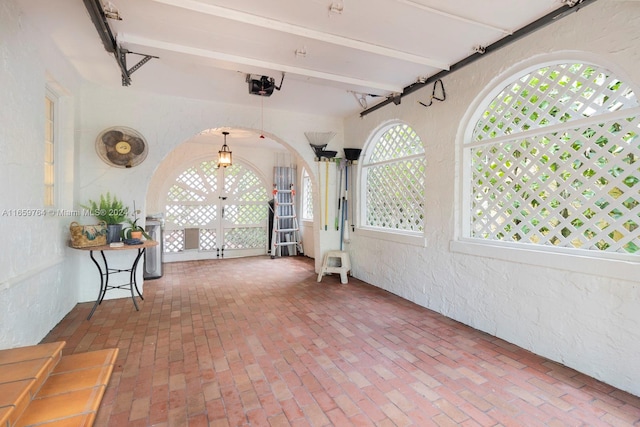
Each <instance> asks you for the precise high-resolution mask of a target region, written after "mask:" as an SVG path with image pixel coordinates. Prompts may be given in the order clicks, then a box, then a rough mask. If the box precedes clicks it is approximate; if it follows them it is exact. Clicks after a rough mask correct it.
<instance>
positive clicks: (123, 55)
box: [118, 46, 158, 86]
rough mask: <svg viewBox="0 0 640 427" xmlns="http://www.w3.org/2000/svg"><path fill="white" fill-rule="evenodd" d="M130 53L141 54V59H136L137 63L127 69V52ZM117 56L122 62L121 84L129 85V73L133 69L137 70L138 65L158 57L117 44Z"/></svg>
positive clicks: (140, 65)
mask: <svg viewBox="0 0 640 427" xmlns="http://www.w3.org/2000/svg"><path fill="white" fill-rule="evenodd" d="M128 53H129V54H132V55H139V56H142V59H141V60H140V61H138V63H137V64H135V65H134V66H133V67H131V68H129V69H127V54H128ZM118 56H119V62H120V63H122V65H123V66H122V67H121V69H122V70H123V71H122V86H129V85H130V84H131V74H133V73H134V72H135V71H137V70H138V69H139V68H140V67H142V66H143V65H144V64H146V63H147V62H149V61H150V60H151V59H153V58H156V59H157V58H158V57H157V56H153V55H146V54H144V53H136V52H130V51H128V50H127V49H123V48H121V47H120V46H118Z"/></svg>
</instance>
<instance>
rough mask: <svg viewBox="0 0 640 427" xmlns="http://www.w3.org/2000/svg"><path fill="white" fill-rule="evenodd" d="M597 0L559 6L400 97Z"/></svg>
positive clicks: (416, 84)
mask: <svg viewBox="0 0 640 427" xmlns="http://www.w3.org/2000/svg"><path fill="white" fill-rule="evenodd" d="M596 1H597V0H575V3H571V4H570V3H567V4H565V5H564V6H561V7H559V8H557V9H556V10H554V11H552V12H549V13H548V14H546V15H544V16H543V17H541V18H538V19H537V20H535V21H533V22H531V23H529V24H527V25H525V26H524V27H522V28H520V29H519V30H517V31H515V32H514V33H513V34H511V35H508V36H505V37H503V38H501V39H500V40H498V41H496V42H494V43H492V44H490V45H489V46H487V47H486V48H485V49H484V50H483V51H482V52H476V53H473V54H471V55H469V56H467V57H466V58H464V59H462V60H460V61H458V62H456V63H455V64H453V65H452V66H451V69H450V70H444V71H440V72H438V73H436V74H434V75H432V76H429V77H428V78H427V79H425V80H424V81H420V82H416V83H412V84H410V85H409V86H407V87H405V88H404V90H403V91H402V92H400V95H399V97H400V99H402V97H403V96H407V95H409V94H411V93H413V92H415V91H417V90H419V89H422V88H423V87H426V86H427V85H428V84H430V83H434V84H435V82H436V81H437V80H440V79H442V78H444V77H446V76H448V75H449V74H451V73H454V72H456V71H457V70H459V69H461V68H464V67H466V66H467V65H469V64H472V63H474V62H476V61H477V60H479V59H480V58H482V57H484V56H486V54H489V53H492V52H494V51H496V50H498V49H501V48H503V47H505V46H507V45H509V44H511V43H513V42H515V41H517V40H519V39H521V38H523V37H526V36H528V35H529V34H531V33H534V32H536V31H538V30H539V29H541V28H544V27H546V26H547V25H550V24H553V23H554V22H557V21H559V20H560V19H562V18H565V17H567V16H569V15H570V14H572V13H575V12H578V11H579V10H580V9H582V8H583V7H586V6H589V5H590V4H593V3H595V2H596ZM391 102H393V98H392V97H389V98H387V99H386V100H384V101H382V102H379V103H378V104H376V105H374V106H373V107H369V108H368V109H366V110H364V111H362V112H361V113H360V117H364V116H366V115H367V114H370V113H373V112H374V111H376V110H377V109H379V108H382V107H384V106H385V105H388V104H390V103H391Z"/></svg>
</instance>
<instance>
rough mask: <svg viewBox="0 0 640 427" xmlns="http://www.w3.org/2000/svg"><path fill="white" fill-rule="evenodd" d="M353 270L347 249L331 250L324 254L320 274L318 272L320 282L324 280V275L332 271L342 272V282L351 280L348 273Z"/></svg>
mask: <svg viewBox="0 0 640 427" xmlns="http://www.w3.org/2000/svg"><path fill="white" fill-rule="evenodd" d="M349 271H351V261H350V260H349V254H348V253H347V252H345V251H329V252H327V253H325V254H324V261H323V262H322V268H321V269H320V274H318V282H320V281H322V276H324V275H325V274H330V273H340V283H342V284H346V283H348V282H349V279H348V278H347V273H348V272H349Z"/></svg>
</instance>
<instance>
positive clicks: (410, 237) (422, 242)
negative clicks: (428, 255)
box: [355, 228, 427, 248]
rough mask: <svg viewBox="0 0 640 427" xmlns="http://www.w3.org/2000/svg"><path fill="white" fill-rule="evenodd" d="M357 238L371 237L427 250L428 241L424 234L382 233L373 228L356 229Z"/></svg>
mask: <svg viewBox="0 0 640 427" xmlns="http://www.w3.org/2000/svg"><path fill="white" fill-rule="evenodd" d="M355 235H356V236H362V237H369V238H371V239H378V240H386V241H388V242H396V243H404V244H406V245H412V246H419V247H421V248H425V247H426V246H427V239H426V238H425V236H424V235H423V234H409V233H401V232H394V231H382V230H375V229H371V228H356V229H355Z"/></svg>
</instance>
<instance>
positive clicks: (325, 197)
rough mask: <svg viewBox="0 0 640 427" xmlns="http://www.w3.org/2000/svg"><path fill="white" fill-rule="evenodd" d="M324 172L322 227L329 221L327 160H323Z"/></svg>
mask: <svg viewBox="0 0 640 427" xmlns="http://www.w3.org/2000/svg"><path fill="white" fill-rule="evenodd" d="M324 170H325V173H324V229H325V230H327V228H328V227H327V225H328V223H329V161H325V169H324Z"/></svg>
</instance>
